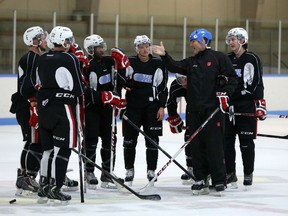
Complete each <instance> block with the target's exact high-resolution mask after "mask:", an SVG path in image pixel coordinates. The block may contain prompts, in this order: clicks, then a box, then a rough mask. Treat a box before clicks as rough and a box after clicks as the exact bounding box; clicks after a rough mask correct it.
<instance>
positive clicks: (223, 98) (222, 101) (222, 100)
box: [216, 92, 229, 113]
mask: <svg viewBox="0 0 288 216" xmlns="http://www.w3.org/2000/svg"><path fill="white" fill-rule="evenodd" d="M216 96H217V97H218V99H219V107H220V109H221V112H223V113H226V112H227V111H228V108H229V103H228V101H229V97H228V96H227V95H226V92H216Z"/></svg>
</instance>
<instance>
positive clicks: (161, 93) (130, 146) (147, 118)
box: [123, 35, 168, 185]
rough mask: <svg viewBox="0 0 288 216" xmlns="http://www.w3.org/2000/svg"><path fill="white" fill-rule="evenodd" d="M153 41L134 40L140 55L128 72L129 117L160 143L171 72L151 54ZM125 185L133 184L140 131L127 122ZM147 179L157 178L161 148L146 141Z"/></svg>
mask: <svg viewBox="0 0 288 216" xmlns="http://www.w3.org/2000/svg"><path fill="white" fill-rule="evenodd" d="M151 45H152V44H151V40H150V39H149V38H148V37H147V36H146V35H138V36H137V37H136V38H135V40H134V46H135V50H136V52H137V55H136V56H131V57H129V60H130V66H129V67H128V68H127V69H126V75H125V79H126V84H125V88H126V90H127V91H126V97H125V98H126V99H127V108H126V113H125V115H126V116H127V117H128V118H129V119H130V120H131V121H132V122H133V123H134V124H135V125H137V127H139V128H140V127H141V126H143V129H144V132H145V133H146V134H147V135H148V136H149V137H150V138H151V139H153V140H154V141H155V142H156V143H157V144H159V136H162V120H163V118H164V108H165V106H166V102H167V96H168V91H167V87H166V84H167V77H168V76H167V71H166V69H165V67H164V65H163V63H162V61H161V59H159V58H156V57H154V56H152V55H151ZM123 135H124V143H123V147H124V162H125V169H126V177H125V182H126V184H128V185H132V181H133V179H134V162H135V155H136V145H137V139H138V135H139V132H138V131H137V130H135V129H134V128H133V127H132V126H131V125H129V123H128V122H126V121H123ZM145 145H146V162H147V179H148V181H150V180H152V179H153V178H154V177H155V169H156V168H157V160H158V149H157V147H155V146H154V145H153V144H151V143H150V142H149V141H148V140H147V139H146V138H145Z"/></svg>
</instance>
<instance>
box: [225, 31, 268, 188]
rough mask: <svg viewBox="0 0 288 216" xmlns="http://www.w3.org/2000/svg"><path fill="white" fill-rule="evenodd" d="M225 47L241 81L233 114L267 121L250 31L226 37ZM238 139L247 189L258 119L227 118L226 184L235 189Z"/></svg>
mask: <svg viewBox="0 0 288 216" xmlns="http://www.w3.org/2000/svg"><path fill="white" fill-rule="evenodd" d="M226 44H227V45H228V46H229V47H230V49H231V52H230V53H228V57H229V59H230V60H231V62H232V64H233V67H234V68H235V70H236V73H237V76H238V77H239V84H238V87H237V89H236V91H235V92H234V94H233V96H232V97H231V98H230V106H231V107H232V106H233V107H234V112H237V113H256V115H257V116H258V119H260V120H264V119H265V115H266V114H267V111H266V101H265V99H264V86H263V80H262V73H263V68H262V62H261V60H260V58H259V57H258V56H257V55H256V54H255V53H254V52H251V51H248V50H247V48H248V34H247V31H246V30H245V29H243V28H239V27H237V28H232V29H231V30H230V31H229V32H228V34H227V36H226ZM232 115H233V113H232ZM230 117H231V116H230ZM236 135H238V138H239V142H240V151H241V156H242V162H243V171H244V181H243V184H244V185H245V186H251V185H252V181H253V171H254V160H255V143H254V139H256V135H257V118H251V117H245V116H234V119H233V121H229V116H226V133H225V139H226V150H225V161H226V169H227V184H228V186H230V185H231V186H232V187H233V188H237V183H236V182H237V176H236V163H235V159H236V151H235V140H236Z"/></svg>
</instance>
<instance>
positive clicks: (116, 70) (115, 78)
mask: <svg viewBox="0 0 288 216" xmlns="http://www.w3.org/2000/svg"><path fill="white" fill-rule="evenodd" d="M117 72H118V65H117V62H116V61H115V64H114V71H113V76H112V85H113V92H116V91H117ZM115 112H116V106H115V105H113V106H112V128H111V152H110V173H111V174H112V173H113V167H114V153H115V136H116V134H115Z"/></svg>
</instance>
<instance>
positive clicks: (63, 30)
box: [49, 26, 75, 49]
mask: <svg viewBox="0 0 288 216" xmlns="http://www.w3.org/2000/svg"><path fill="white" fill-rule="evenodd" d="M49 39H50V42H51V43H52V44H58V45H62V46H63V47H64V48H66V49H67V48H69V46H70V45H71V44H74V43H75V39H74V36H73V32H72V31H71V29H70V28H68V27H64V26H56V27H54V28H53V29H52V31H51V33H50V35H49ZM65 42H66V43H67V45H66V46H65V45H64V43H65Z"/></svg>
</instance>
